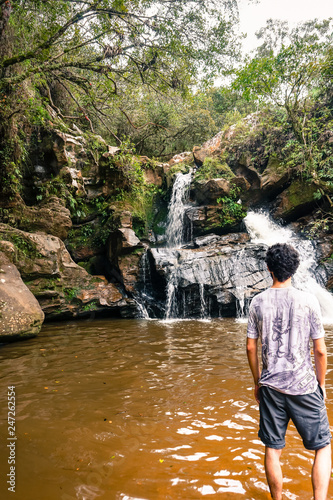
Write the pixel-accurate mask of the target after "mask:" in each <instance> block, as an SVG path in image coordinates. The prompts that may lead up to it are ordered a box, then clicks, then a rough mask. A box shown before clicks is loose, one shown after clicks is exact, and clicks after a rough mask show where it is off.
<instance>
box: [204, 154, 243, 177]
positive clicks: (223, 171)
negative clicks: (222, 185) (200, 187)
mask: <svg viewBox="0 0 333 500" xmlns="http://www.w3.org/2000/svg"><path fill="white" fill-rule="evenodd" d="M219 177H223V178H224V179H226V180H230V179H232V178H233V177H235V174H234V173H233V171H232V170H231V168H230V167H229V166H228V165H227V164H226V163H225V162H223V158H221V157H219V158H212V157H209V156H207V157H206V158H205V159H204V162H203V164H202V166H201V167H199V168H198V169H197V171H196V173H195V176H194V180H196V181H203V180H209V179H216V178H219Z"/></svg>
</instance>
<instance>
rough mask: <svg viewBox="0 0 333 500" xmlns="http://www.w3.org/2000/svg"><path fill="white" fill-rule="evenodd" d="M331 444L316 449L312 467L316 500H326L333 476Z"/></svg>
mask: <svg viewBox="0 0 333 500" xmlns="http://www.w3.org/2000/svg"><path fill="white" fill-rule="evenodd" d="M331 468H332V464H331V445H330V444H329V445H327V446H325V448H321V449H320V450H317V451H316V455H315V459H314V462H313V467H312V488H313V496H314V500H326V499H327V491H328V485H329V482H330V477H331Z"/></svg>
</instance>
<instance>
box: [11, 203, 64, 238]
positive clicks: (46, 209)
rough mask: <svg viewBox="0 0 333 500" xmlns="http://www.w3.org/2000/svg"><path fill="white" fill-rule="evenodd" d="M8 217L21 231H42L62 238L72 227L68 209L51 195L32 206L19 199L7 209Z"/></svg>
mask: <svg viewBox="0 0 333 500" xmlns="http://www.w3.org/2000/svg"><path fill="white" fill-rule="evenodd" d="M8 218H9V220H8V222H10V223H11V224H13V225H14V226H15V227H17V228H19V229H21V230H22V231H29V232H35V231H43V232H44V233H47V234H52V235H54V236H57V237H58V238H61V239H62V240H65V239H66V238H67V236H68V233H69V231H70V229H71V227H72V220H71V216H70V211H69V210H68V209H67V208H66V207H65V204H64V202H63V201H62V200H61V199H60V198H57V197H56V196H51V197H50V198H48V199H47V200H45V201H44V202H43V203H41V204H40V205H38V206H33V207H28V206H27V205H25V203H24V202H23V200H20V201H19V203H17V204H16V205H15V206H13V207H12V208H10V209H9V215H8ZM5 221H6V220H5Z"/></svg>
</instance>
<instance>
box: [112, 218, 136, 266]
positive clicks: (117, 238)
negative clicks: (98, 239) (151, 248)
mask: <svg viewBox="0 0 333 500" xmlns="http://www.w3.org/2000/svg"><path fill="white" fill-rule="evenodd" d="M142 246H143V244H142V243H141V241H140V240H139V238H138V237H137V236H136V234H135V232H134V231H133V229H129V228H126V227H121V228H119V229H118V230H117V231H114V232H112V233H111V234H110V237H109V240H108V244H107V255H108V258H109V260H110V262H111V263H112V264H113V265H115V266H116V267H117V266H118V257H119V256H120V255H122V254H124V253H128V251H132V250H134V249H136V248H140V247H142Z"/></svg>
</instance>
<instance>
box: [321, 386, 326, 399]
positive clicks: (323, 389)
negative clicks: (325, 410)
mask: <svg viewBox="0 0 333 500" xmlns="http://www.w3.org/2000/svg"><path fill="white" fill-rule="evenodd" d="M320 387H321V390H322V391H323V396H324V401H326V387H325V386H324V385H321V386H320Z"/></svg>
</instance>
